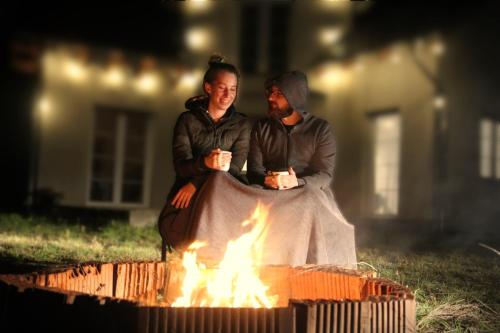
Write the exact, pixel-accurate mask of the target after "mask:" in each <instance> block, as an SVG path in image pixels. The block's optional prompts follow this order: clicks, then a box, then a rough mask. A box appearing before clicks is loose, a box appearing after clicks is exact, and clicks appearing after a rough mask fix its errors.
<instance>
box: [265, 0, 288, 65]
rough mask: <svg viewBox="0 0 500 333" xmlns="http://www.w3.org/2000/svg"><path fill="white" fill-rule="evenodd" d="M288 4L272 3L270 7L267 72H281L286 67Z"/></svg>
mask: <svg viewBox="0 0 500 333" xmlns="http://www.w3.org/2000/svg"><path fill="white" fill-rule="evenodd" d="M289 25H290V5H289V4H287V3H274V4H273V5H272V7H271V22H270V26H271V31H270V32H269V72H270V73H272V74H277V73H281V72H283V71H285V70H287V69H288V58H287V54H288V35H289V30H290V29H289Z"/></svg>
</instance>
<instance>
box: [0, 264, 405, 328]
mask: <svg viewBox="0 0 500 333" xmlns="http://www.w3.org/2000/svg"><path fill="white" fill-rule="evenodd" d="M181 272H182V271H181V270H179V269H178V267H176V266H175V265H170V266H168V268H167V266H166V264H165V263H163V262H145V263H120V264H101V265H84V266H80V267H77V268H71V269H67V270H64V271H60V272H55V273H33V274H27V275H1V276H0V301H1V303H0V304H2V305H3V306H2V307H1V308H0V331H2V332H4V331H5V332H9V331H23V330H28V329H29V330H31V329H37V331H40V329H42V330H46V329H47V330H49V329H52V330H54V329H55V330H56V331H57V328H59V329H60V328H61V324H64V323H66V322H67V324H68V325H70V326H71V327H72V331H75V330H76V331H86V332H89V331H101V329H102V331H106V332H180V333H182V332H285V333H288V332H317V333H322V332H325V333H327V332H328V333H329V332H413V331H415V300H414V297H413V295H412V294H411V292H410V291H409V290H408V289H407V288H404V287H402V286H400V285H398V284H396V283H394V282H392V281H389V280H384V279H377V278H374V277H373V276H371V275H369V274H366V273H361V272H358V271H354V270H342V269H338V268H333V267H303V268H291V267H280V266H276V267H264V268H262V269H261V272H260V275H261V278H262V280H263V281H264V283H266V284H268V285H269V286H270V290H269V293H268V294H269V295H275V294H277V295H279V303H278V307H277V308H272V309H248V308H233V309H230V308H195V307H192V308H173V307H170V306H169V304H171V303H172V300H173V299H175V298H176V297H177V296H178V292H179V285H180V283H181V281H182V278H183V274H182V273H181ZM42 314H43V315H42ZM61 314H64V315H61ZM29 317H35V318H37V320H35V321H31V320H30V321H27V320H23V318H24V319H25V318H29ZM86 317H88V318H92V324H89V322H88V321H85V320H83V321H82V318H86ZM75 322H80V324H79V325H76V326H75V324H74V323H75ZM71 323H73V324H71ZM86 323H87V324H86ZM4 328H5V329H4Z"/></svg>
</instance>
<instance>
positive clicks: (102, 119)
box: [95, 110, 118, 134]
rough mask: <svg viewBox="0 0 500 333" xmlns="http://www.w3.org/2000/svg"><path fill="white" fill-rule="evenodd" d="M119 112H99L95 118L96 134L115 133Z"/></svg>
mask: <svg viewBox="0 0 500 333" xmlns="http://www.w3.org/2000/svg"><path fill="white" fill-rule="evenodd" d="M117 117H118V112H116V111H111V110H98V111H97V112H96V117H95V125H96V126H95V129H96V132H104V133H110V134H111V133H115V132H116V118H117Z"/></svg>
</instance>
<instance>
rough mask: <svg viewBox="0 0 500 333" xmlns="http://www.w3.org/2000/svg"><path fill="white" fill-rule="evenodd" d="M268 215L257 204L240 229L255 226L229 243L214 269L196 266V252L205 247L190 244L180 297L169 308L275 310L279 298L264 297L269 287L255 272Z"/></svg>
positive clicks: (259, 260) (184, 262)
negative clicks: (197, 307)
mask: <svg viewBox="0 0 500 333" xmlns="http://www.w3.org/2000/svg"><path fill="white" fill-rule="evenodd" d="M267 215H268V209H267V207H263V206H261V205H260V204H258V205H257V208H256V209H255V211H254V213H253V214H252V216H251V217H250V219H248V220H245V221H243V223H242V226H243V227H244V226H248V225H254V226H253V228H252V230H250V231H249V232H247V233H245V234H243V235H242V236H241V237H239V238H238V239H236V240H232V241H229V242H228V244H227V247H226V252H225V254H224V258H223V259H222V261H221V262H220V263H219V265H217V268H215V269H210V268H207V267H206V265H204V264H202V263H199V262H197V259H196V257H197V254H196V250H197V249H199V248H200V247H202V246H205V245H206V244H205V243H201V242H194V243H193V244H191V246H190V247H189V248H188V250H187V251H186V252H184V255H183V259H182V264H183V266H184V269H185V271H186V276H185V278H184V281H183V283H182V286H181V291H182V296H181V297H178V298H177V299H176V300H175V302H174V303H173V304H172V306H174V307H192V306H208V307H252V308H261V307H266V308H271V307H273V306H276V304H277V302H278V296H277V295H273V296H268V295H267V291H268V289H269V287H268V286H266V285H265V284H264V283H263V282H262V281H261V280H260V278H259V276H258V274H257V270H256V268H257V266H258V265H259V264H260V262H261V258H262V246H263V241H264V239H265V236H266V234H267V225H266V219H267Z"/></svg>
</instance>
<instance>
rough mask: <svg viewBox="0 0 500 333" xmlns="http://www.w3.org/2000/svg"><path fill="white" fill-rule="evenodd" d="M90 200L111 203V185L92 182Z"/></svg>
mask: <svg viewBox="0 0 500 333" xmlns="http://www.w3.org/2000/svg"><path fill="white" fill-rule="evenodd" d="M90 200H92V201H104V202H110V201H113V183H112V182H102V181H93V182H92V188H91V190H90Z"/></svg>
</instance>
